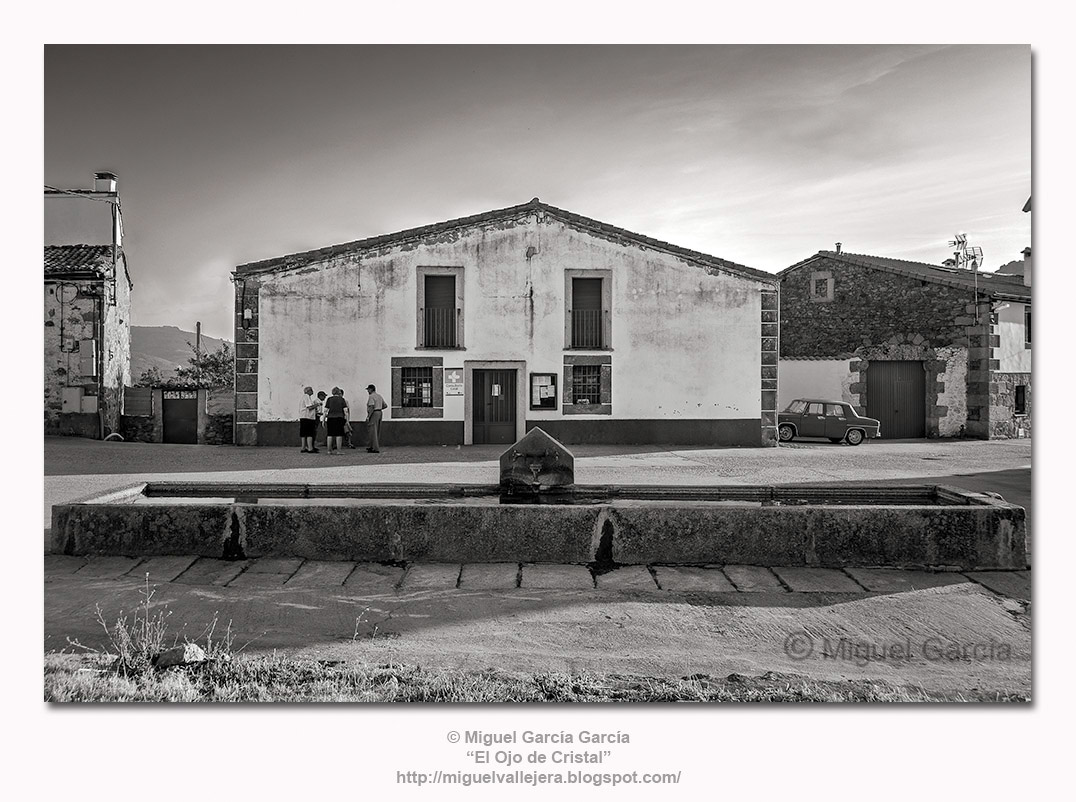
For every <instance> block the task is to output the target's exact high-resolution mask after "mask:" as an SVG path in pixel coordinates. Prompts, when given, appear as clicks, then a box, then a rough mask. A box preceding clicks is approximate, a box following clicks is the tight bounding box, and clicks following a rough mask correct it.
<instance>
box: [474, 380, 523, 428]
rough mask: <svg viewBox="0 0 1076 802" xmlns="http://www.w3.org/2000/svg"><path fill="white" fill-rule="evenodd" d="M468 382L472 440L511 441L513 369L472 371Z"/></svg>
mask: <svg viewBox="0 0 1076 802" xmlns="http://www.w3.org/2000/svg"><path fill="white" fill-rule="evenodd" d="M472 375H473V381H472V383H471V391H472V399H471V404H472V410H473V412H474V415H473V419H472V420H473V424H474V427H473V441H474V442H475V443H476V444H478V443H504V444H511V443H514V442H515V441H516V371H515V369H514V368H513V369H510V370H509V369H504V370H475V371H474V372H473V374H472Z"/></svg>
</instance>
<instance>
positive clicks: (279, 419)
mask: <svg viewBox="0 0 1076 802" xmlns="http://www.w3.org/2000/svg"><path fill="white" fill-rule="evenodd" d="M234 281H235V299H236V309H235V321H236V337H235V339H236V417H237V421H236V442H237V443H238V444H241V445H243V444H246V445H254V444H258V445H292V444H295V443H296V441H297V438H298V425H297V422H296V419H297V416H298V404H299V399H300V396H301V393H302V388H303V386H304V385H308V384H309V385H312V386H313V387H314V388H315V390H322V389H323V390H325V391H326V392H328V391H330V390H331V389H332V387H333V386H340V387H342V388H344V390H345V397H346V398H347V399H348V401H349V403H350V404H351V406H352V410H353V416H354V417H355V418H356V419H357V420H362V418H363V417H364V414H365V404H366V397H367V394H366V391H365V389H364V388H365V387H366V386H367V385H368V384H371V383H372V384H374V385H376V386H377V388H378V391H379V392H380V393H381V394H382V395H383V396H384V397H385V399H386V401H387V402H388V405H389V409H388V410H386V414H385V421H384V423H383V425H382V441H383V442H384V443H386V444H387V445H392V444H405V443H416V444H417V443H427V444H471V443H511V442H514V441H515V440H516V439H518V438H519V437H521V436H522V435H523V434H524V433H525V432H526V431H527V430H528V429H529V428H531V427H533V426H535V425H539V426H541V427H542V428H543V429H545V430H546V431H548V432H549V433H550V434H552V435H553V436H554V437H557V438H558V439H560V440H562V441H563V442H565V443H583V442H588V443H589V442H593V443H681V444H687V443H698V444H712V445H719V444H720V445H743V446H762V445H772V444H774V443H775V442H776V434H775V424H776V420H775V409H776V400H777V399H776V390H777V308H778V304H777V283H776V278H775V277H774V276H772V275H770V274H768V273H764V272H762V271H759V270H754V269H752V268H749V267H744V266H742V265H738V264H734V263H732V262H729V261H726V260H724V259H720V258H718V257H715V256H709V255H706V254H702V253H697V252H695V251H690V250H687V249H685V248H680V247H677V246H675V245H671V244H669V243H665V242H660V241H657V240H654V239H650V238H648V237H645V236H641V235H638V234H633V233H631V232H629V231H625V230H623V229H620V228H616V227H614V226H611V225H607V224H605V223H601V222H599V221H597V220H592V219H589V218H586V217H582V216H580V215H577V214H573V213H571V212H567V211H564V210H562V209H557V208H555V207H552V206H549V205H547V204H545V203H541V202H540V201H539V200H538V199H537V198H535V199H534V200H532V201H530V202H529V203H525V204H522V205H519V206H513V207H509V208H506V209H499V210H495V211H491V212H486V213H483V214H478V215H474V216H471V217H466V218H461V219H457V220H449V221H446V222H442V223H435V224H433V225H429V226H424V227H421V228H417V229H410V230H407V231H401V232H398V233H395V234H388V235H385V236H380V237H373V238H370V239H365V240H360V241H357V242H351V243H347V244H343V245H335V246H331V247H327V248H322V249H319V250H315V251H308V252H305V253H298V254H292V255H288V256H282V257H278V258H274V259H268V260H265V261H260V262H254V263H250V264H244V265H240V266H238V267H237V268H236V270H235V272H234ZM356 428H357V430H358V434H359V437H360V438H361V437H362V436H364V433H363V431H362V428H363V427H361V426H358V427H356Z"/></svg>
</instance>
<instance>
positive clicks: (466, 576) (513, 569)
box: [460, 563, 519, 590]
mask: <svg viewBox="0 0 1076 802" xmlns="http://www.w3.org/2000/svg"><path fill="white" fill-rule="evenodd" d="M518 579H519V563H467V564H465V565H464V566H463V572H462V573H461V574H460V590H511V589H513V588H516V587H518V586H519V583H518Z"/></svg>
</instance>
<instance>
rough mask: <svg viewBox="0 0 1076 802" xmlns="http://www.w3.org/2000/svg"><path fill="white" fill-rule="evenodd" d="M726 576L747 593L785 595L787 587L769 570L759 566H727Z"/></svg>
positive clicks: (738, 588) (725, 569)
mask: <svg viewBox="0 0 1076 802" xmlns="http://www.w3.org/2000/svg"><path fill="white" fill-rule="evenodd" d="M723 571H724V573H725V576H727V577H728V578H729V579H731V580H732V584H734V585H735V586H736V589H737V590H741V591H743V592H745V593H784V592H785V587H784V585H782V584H781V582H780V580H778V579H777V577H776V576H774V575H773V572H772V571H771V570H770V569H769V568H763V567H761V566H758V565H726V566H725V567H724V569H723Z"/></svg>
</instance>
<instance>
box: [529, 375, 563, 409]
mask: <svg viewBox="0 0 1076 802" xmlns="http://www.w3.org/2000/svg"><path fill="white" fill-rule="evenodd" d="M530 396H531V409H556V408H557V374H556V373H532V374H531V393H530Z"/></svg>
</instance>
